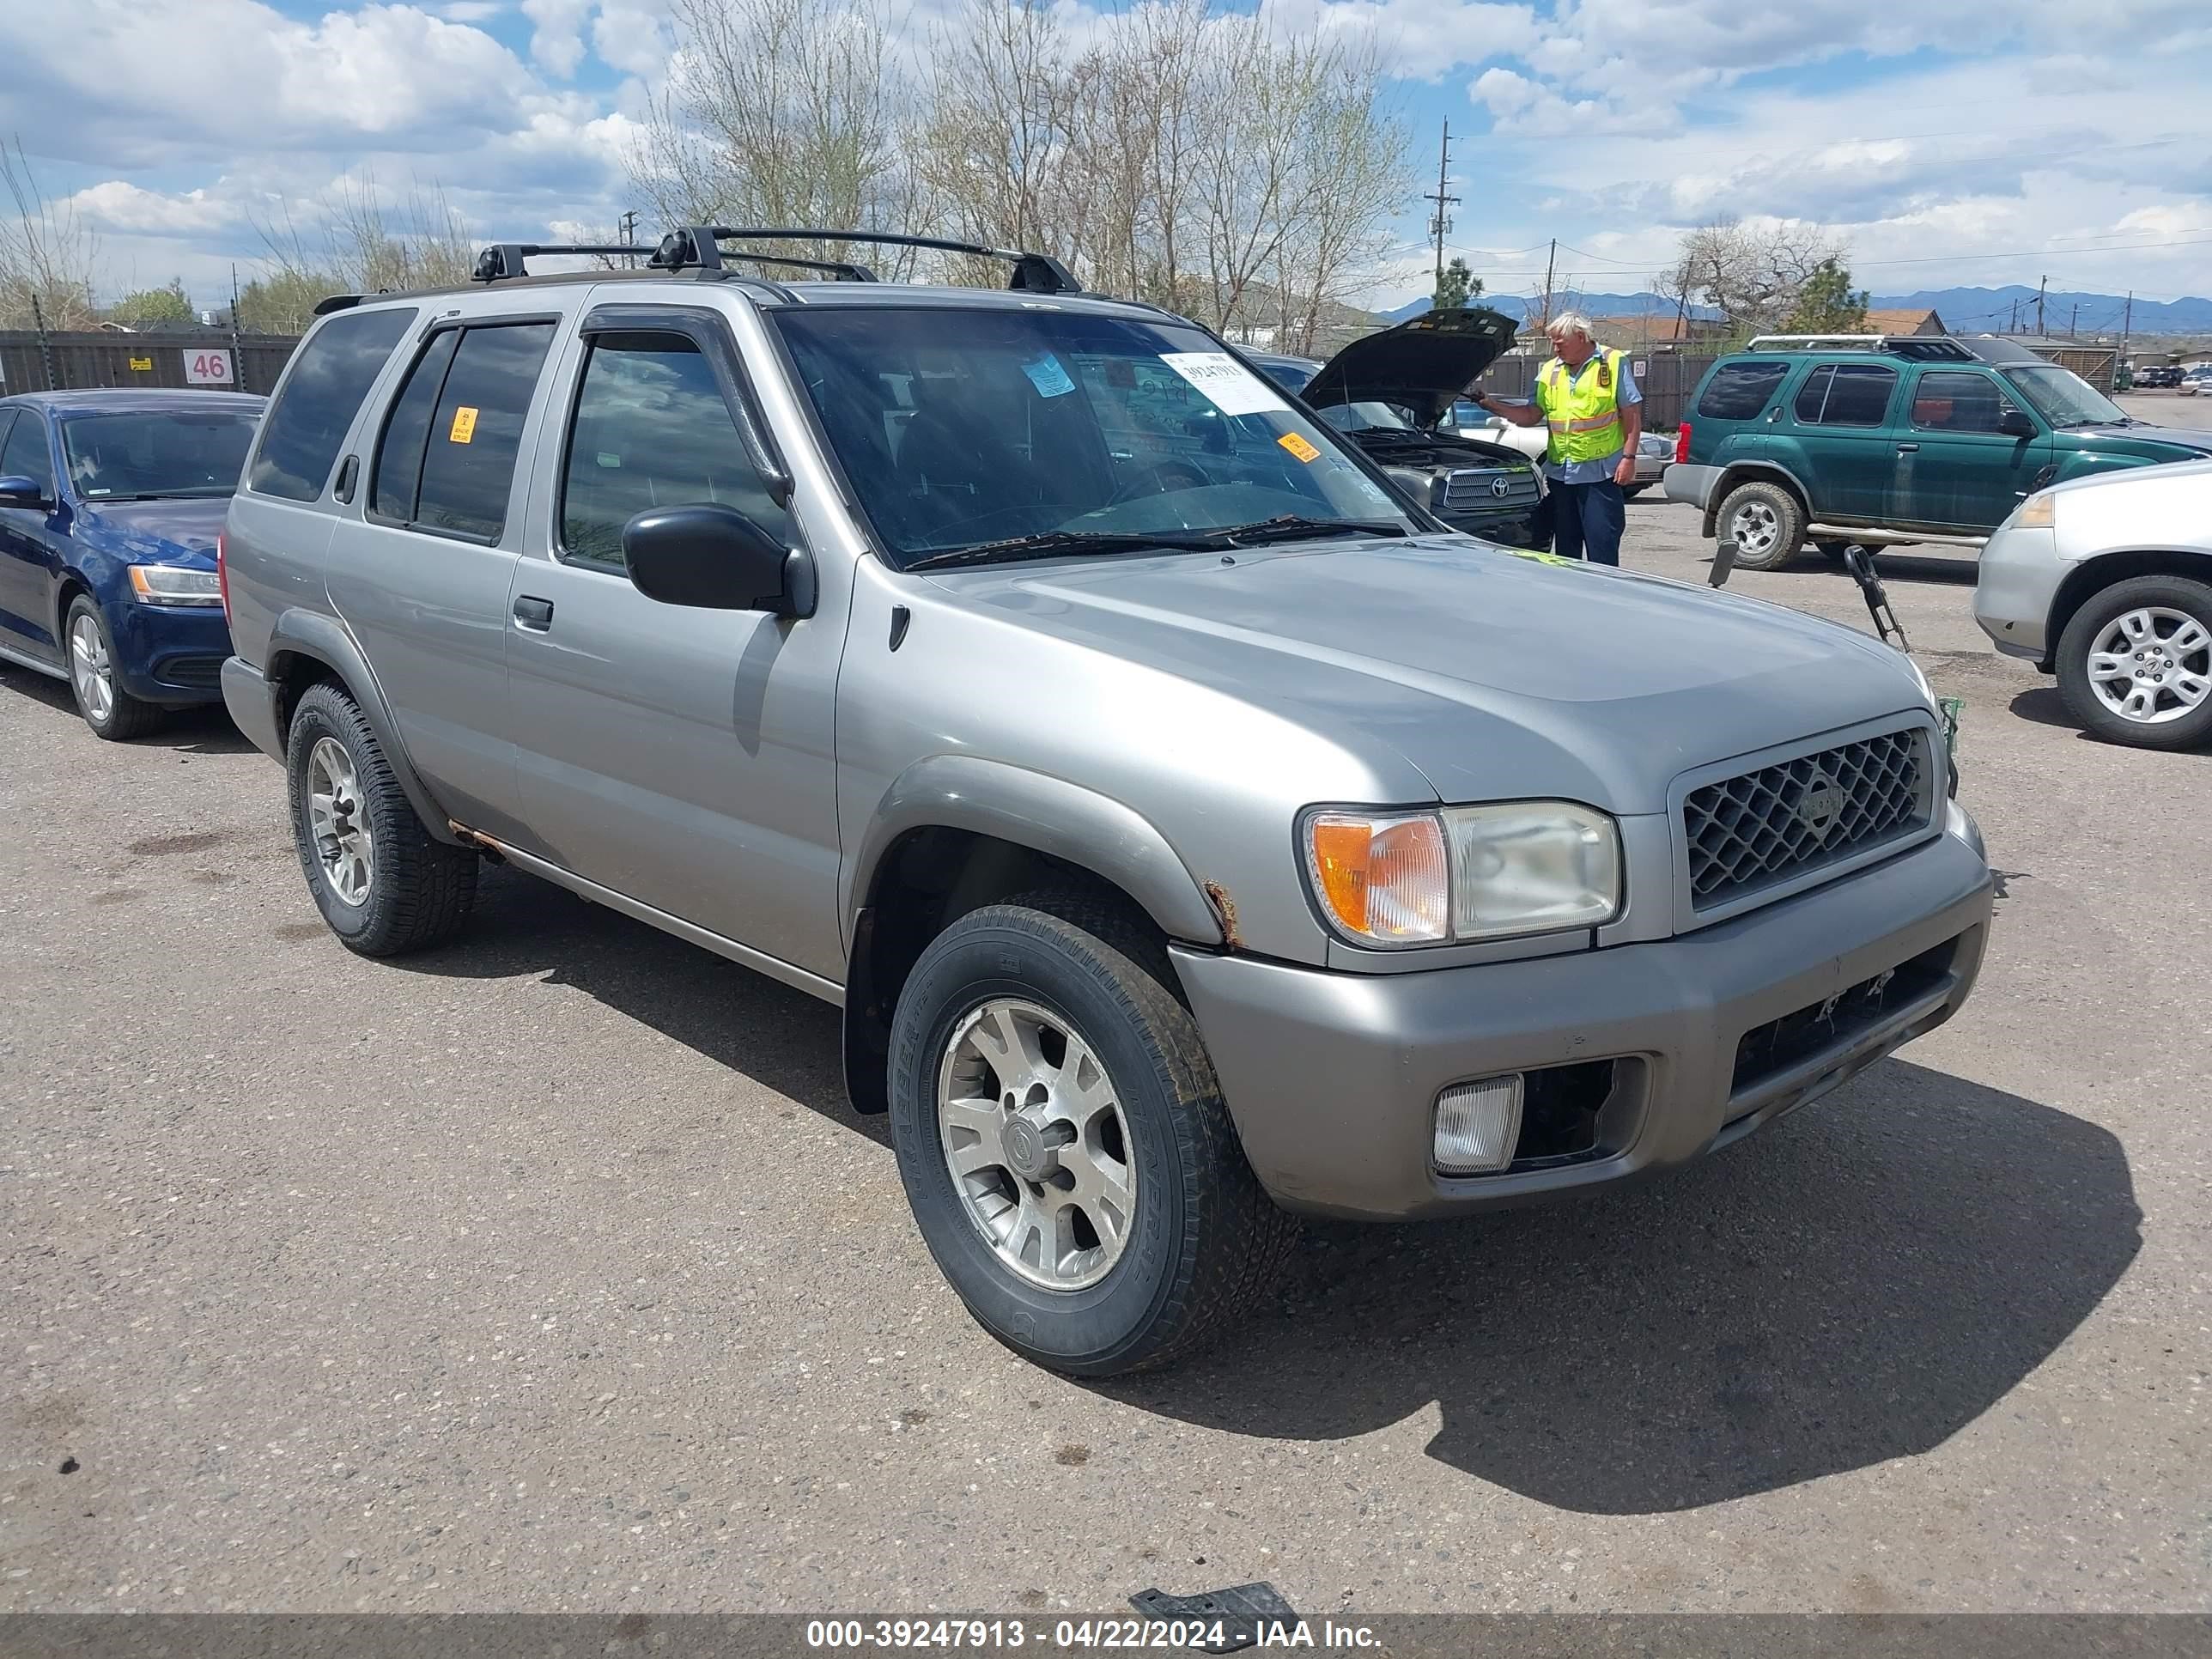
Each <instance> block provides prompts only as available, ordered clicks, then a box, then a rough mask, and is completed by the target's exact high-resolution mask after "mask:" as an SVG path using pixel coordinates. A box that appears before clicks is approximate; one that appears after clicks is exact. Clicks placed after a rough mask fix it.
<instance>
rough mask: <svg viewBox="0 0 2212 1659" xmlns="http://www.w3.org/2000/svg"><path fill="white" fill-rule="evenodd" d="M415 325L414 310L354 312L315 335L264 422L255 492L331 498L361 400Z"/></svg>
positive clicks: (251, 481) (249, 478) (251, 482)
mask: <svg viewBox="0 0 2212 1659" xmlns="http://www.w3.org/2000/svg"><path fill="white" fill-rule="evenodd" d="M414 320H415V313H414V311H413V310H411V309H409V308H404V307H403V308H401V309H398V310H393V311H354V312H347V313H343V314H342V315H339V316H337V317H334V318H332V319H331V320H330V321H329V322H327V323H325V324H324V325H322V327H321V328H320V329H319V330H317V331H315V333H314V334H313V337H310V338H309V339H308V341H307V343H306V344H305V345H303V346H301V348H300V356H299V359H298V361H297V362H295V363H294V364H293V365H292V372H291V374H289V376H287V377H286V379H285V381H284V389H283V391H282V392H278V393H277V394H276V402H275V403H273V404H270V406H269V413H268V415H267V416H266V417H265V418H264V420H263V422H262V423H261V447H259V448H258V450H256V451H255V452H254V455H253V466H252V471H249V472H248V473H247V474H246V487H247V488H248V489H252V490H253V491H255V492H256V493H257V494H259V495H281V496H283V498H284V499H285V500H287V501H313V500H315V499H316V498H317V497H318V496H319V495H321V494H322V493H323V485H324V484H325V483H326V482H327V481H328V480H329V478H330V476H331V466H332V465H334V464H335V463H336V462H337V458H338V446H339V445H341V444H343V443H344V442H345V435H346V428H349V427H350V426H351V425H352V424H353V417H354V415H355V413H356V411H357V410H359V409H360V408H361V400H362V398H365V397H367V396H368V388H369V387H370V386H372V385H373V384H374V382H375V380H376V377H377V375H378V374H380V372H381V371H382V369H383V368H384V364H385V360H386V358H388V357H390V356H392V347H394V346H396V345H398V343H399V342H400V338H401V337H403V336H404V334H405V333H406V332H407V330H408V327H409V325H410V324H412V323H413V322H414Z"/></svg>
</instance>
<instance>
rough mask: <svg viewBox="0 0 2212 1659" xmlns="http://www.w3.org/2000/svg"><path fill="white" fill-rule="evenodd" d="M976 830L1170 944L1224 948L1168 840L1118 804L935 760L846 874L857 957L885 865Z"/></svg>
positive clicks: (882, 812) (869, 833) (918, 772)
mask: <svg viewBox="0 0 2212 1659" xmlns="http://www.w3.org/2000/svg"><path fill="white" fill-rule="evenodd" d="M937 828H941V829H968V830H972V831H974V832H975V833H976V834H978V835H984V836H995V837H996V838H997V839H999V840H1000V841H1006V842H1013V843H1014V844H1015V845H1017V846H1019V847H1026V848H1030V850H1032V851H1033V852H1038V853H1043V854H1048V855H1049V856H1050V857H1053V858H1056V859H1060V860H1063V861H1065V862H1066V863H1069V864H1073V865H1076V866H1079V867H1080V868H1083V869H1085V870H1089V871H1091V872H1092V873H1093V874H1095V875H1097V876H1099V877H1101V878H1103V879H1104V880H1107V881H1110V882H1112V883H1113V884H1115V886H1117V887H1119V888H1121V890H1122V891H1124V892H1126V893H1127V894H1128V895H1129V896H1131V897H1132V898H1133V899H1135V900H1136V902H1138V903H1139V905H1141V906H1143V907H1144V909H1145V913H1146V915H1149V916H1151V917H1152V920H1153V921H1155V922H1157V923H1158V924H1159V927H1160V929H1161V931H1162V932H1164V933H1166V934H1167V936H1168V937H1169V938H1170V939H1181V940H1183V941H1185V942H1187V943H1191V944H1199V945H1220V944H1222V943H1223V942H1224V933H1223V929H1222V921H1221V917H1220V915H1218V912H1217V911H1216V910H1215V908H1214V907H1213V905H1212V903H1211V902H1209V901H1208V900H1207V898H1206V893H1205V891H1204V890H1203V889H1201V888H1200V885H1199V884H1198V881H1197V879H1196V878H1194V876H1192V874H1191V873H1190V871H1189V868H1188V866H1186V865H1185V864H1184V863H1183V861H1182V858H1181V857H1180V856H1179V855H1178V854H1176V850H1175V848H1173V847H1171V846H1170V845H1169V843H1168V839H1167V837H1166V836H1164V835H1162V834H1161V833H1160V832H1159V830H1158V829H1157V828H1156V827H1155V826H1154V825H1153V824H1152V823H1151V822H1150V821H1149V820H1148V819H1146V818H1145V817H1141V816H1139V814H1138V813H1137V812H1136V811H1134V810H1133V809H1132V808H1131V807H1128V806H1126V805H1123V804H1122V803H1121V802H1120V801H1118V800H1115V799H1111V798H1109V797H1108V796H1105V795H1102V794H1100V793H1097V791H1096V790H1091V789H1086V788H1085V787H1083V786H1082V785H1080V784H1075V783H1070V782H1068V781H1066V779H1065V778H1056V777H1053V776H1051V775H1048V774H1047V773H1042V772H1033V771H1030V769H1028V768H1026V767H1021V766H1012V765H1009V764H1007V763H1005V762H1003V761H994V760H985V759H982V758H981V757H978V756H974V755H942V754H940V755H932V756H929V757H927V758H925V759H922V760H919V761H916V762H915V763H914V764H913V765H911V766H909V767H908V768H907V769H906V770H905V771H903V772H902V773H900V774H899V775H898V776H897V777H896V779H894V780H893V781H892V783H891V786H890V788H889V789H887V790H885V791H884V797H883V799H882V800H881V801H880V802H879V803H878V805H877V807H876V811H875V813H874V816H873V817H872V818H871V819H870V820H869V823H868V826H867V829H866V831H865V832H863V834H862V836H861V837H860V850H859V852H858V854H856V855H855V856H854V859H853V860H852V862H851V864H850V865H849V866H848V869H847V878H846V882H845V885H844V890H843V891H842V892H841V893H840V894H839V896H838V901H839V902H838V911H839V915H840V917H841V919H842V926H843V931H844V934H845V943H846V945H847V946H848V949H849V948H850V946H851V945H852V943H853V935H854V928H855V926H856V924H857V922H858V920H859V916H860V910H861V909H862V908H863V907H865V906H866V905H867V904H868V902H870V899H871V897H872V895H873V893H874V891H875V886H876V880H877V878H878V875H879V873H880V872H881V867H882V865H883V860H884V855H885V854H887V853H889V852H890V849H891V848H892V847H894V846H896V844H897V842H898V841H899V840H900V838H901V837H902V836H905V835H906V834H907V833H908V831H910V830H915V829H937Z"/></svg>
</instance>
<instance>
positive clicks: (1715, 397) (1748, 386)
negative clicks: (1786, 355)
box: [1698, 362, 1790, 421]
mask: <svg viewBox="0 0 2212 1659" xmlns="http://www.w3.org/2000/svg"><path fill="white" fill-rule="evenodd" d="M1789 372H1790V365H1789V364H1788V363H1786V362H1763V363H1762V362H1753V363H1723V364H1722V365H1721V366H1720V368H1717V369H1716V370H1714V372H1713V378H1712V379H1711V380H1709V381H1707V382H1706V384H1705V391H1704V392H1703V393H1702V394H1701V395H1700V396H1699V398H1698V413H1699V414H1700V415H1702V416H1705V418H1706V419H1708V420H1714V421H1748V420H1752V419H1754V418H1755V417H1756V416H1758V414H1759V411H1760V410H1763V409H1765V407H1766V400H1767V399H1768V398H1771V397H1772V396H1773V395H1774V388H1775V387H1777V386H1780V385H1781V384H1782V380H1783V377H1784V375H1785V374H1789Z"/></svg>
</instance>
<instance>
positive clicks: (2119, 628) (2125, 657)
mask: <svg viewBox="0 0 2212 1659" xmlns="http://www.w3.org/2000/svg"><path fill="white" fill-rule="evenodd" d="M2088 670H2089V689H2090V690H2092V691H2093V692H2094V693H2095V694H2096V697H2097V701H2098V702H2100V703H2102V704H2104V706H2105V707H2106V708H2108V709H2110V710H2111V711H2112V713H2113V714H2117V715H2118V716H2119V717H2120V718H2121V719H2122V720H2128V721H2130V722H2132V723H2133V724H2135V725H2137V726H2163V725H2165V724H2166V722H2167V721H2169V720H2179V719H2181V718H2182V716H2184V715H2185V714H2191V713H2192V712H2193V711H2194V710H2196V709H2197V708H2198V707H2200V706H2201V705H2202V704H2203V702H2204V700H2205V698H2206V697H2207V696H2212V631H2209V630H2207V629H2206V628H2205V627H2204V625H2203V623H2200V622H2198V621H2197V618H2196V617H2192V616H2191V615H2190V614H2189V613H2188V612H2187V611H2176V610H2172V609H2171V608H2170V607H2168V606H2166V605H2142V606H2139V607H2137V608H2136V610H2133V611H2124V612H2122V613H2121V614H2120V615H2119V616H2117V617H2113V618H2112V621H2111V622H2109V623H2106V625H2105V626H2104V628H2103V629H2100V631H2099V633H2098V635H2097V637H2096V638H2095V639H2094V640H2093V641H2090V645H2089V660H2088Z"/></svg>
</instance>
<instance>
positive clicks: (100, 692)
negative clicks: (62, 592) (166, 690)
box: [63, 593, 162, 743]
mask: <svg viewBox="0 0 2212 1659" xmlns="http://www.w3.org/2000/svg"><path fill="white" fill-rule="evenodd" d="M63 626H64V633H65V634H66V635H67V637H68V642H69V675H70V691H71V692H72V693H73V694H74V695H75V696H76V712H77V713H78V714H82V715H83V716H84V723H85V724H86V725H87V726H90V727H91V728H92V730H93V734H94V736H95V737H101V738H106V739H107V740H108V741H109V742H111V743H122V742H125V741H126V740H127V739H129V738H137V737H143V736H144V735H145V734H146V733H147V732H150V731H152V730H153V729H154V728H155V726H159V725H160V724H161V712H162V711H161V706H160V705H159V704H157V703H150V702H140V701H139V700H138V699H137V697H134V696H131V694H130V693H129V692H128V691H125V690H124V689H123V687H122V684H121V683H120V681H119V679H118V676H117V674H116V670H115V647H114V646H113V645H112V643H111V642H110V641H109V640H108V636H107V620H106V617H102V616H101V615H100V607H99V606H98V605H94V603H93V601H92V595H91V594H89V593H80V594H78V595H77V596H76V599H72V600H71V601H70V608H69V617H68V620H67V621H66V622H65V623H64V625H63Z"/></svg>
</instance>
